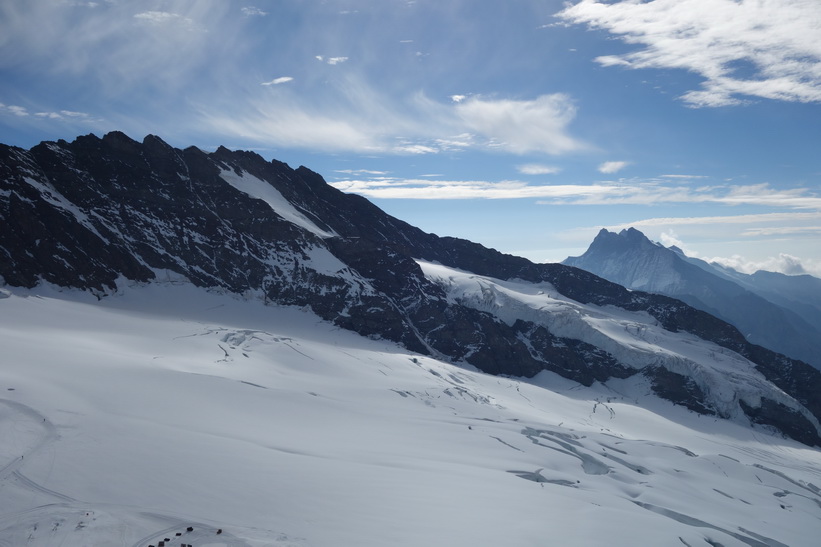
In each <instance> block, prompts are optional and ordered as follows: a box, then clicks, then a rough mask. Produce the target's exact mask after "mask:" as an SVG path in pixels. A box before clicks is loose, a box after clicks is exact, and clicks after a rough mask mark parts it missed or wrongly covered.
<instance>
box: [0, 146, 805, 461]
mask: <svg viewBox="0 0 821 547" xmlns="http://www.w3.org/2000/svg"><path fill="white" fill-rule="evenodd" d="M0 222H2V227H3V228H2V231H0V255H2V260H0V276H2V279H0V282H2V283H3V284H6V285H9V286H17V287H34V286H37V285H38V284H40V283H48V284H52V285H56V286H58V287H66V288H76V289H81V290H85V291H90V292H93V293H94V294H96V295H97V296H98V297H99V298H101V299H102V298H109V297H110V296H111V295H114V294H116V293H117V291H118V286H120V284H121V283H123V282H126V281H129V282H140V283H152V282H163V281H171V280H184V281H186V282H189V283H191V284H193V285H195V286H198V287H204V288H210V289H215V290H219V291H224V292H229V293H233V294H236V295H241V296H243V297H246V298H254V299H260V300H264V301H265V302H266V303H269V304H272V305H279V306H299V307H308V308H310V309H311V310H312V311H313V312H314V313H316V314H317V315H319V316H320V317H321V318H323V319H326V320H328V321H330V322H332V323H333V324H335V325H336V326H338V327H341V328H343V329H347V330H350V331H353V332H356V333H358V334H360V335H363V336H367V337H371V338H378V339H384V340H390V341H393V342H397V343H399V344H401V345H402V346H404V347H405V348H407V349H408V350H411V351H413V352H417V353H418V354H422V355H431V356H434V357H436V358H438V359H444V360H447V361H450V362H453V363H460V364H467V365H471V366H473V367H475V368H477V369H479V370H481V371H483V372H487V373H490V374H496V375H508V376H519V377H532V376H534V375H536V374H538V373H539V372H541V371H545V370H546V371H552V372H555V373H558V374H560V375H561V376H564V377H566V378H568V379H570V380H573V381H576V382H579V383H581V384H583V385H591V384H593V383H594V382H601V383H607V382H611V381H615V380H618V379H623V378H629V377H635V376H637V375H640V376H642V377H644V378H645V379H646V381H647V385H648V389H650V390H652V392H654V393H655V394H656V395H658V396H659V397H661V398H664V399H667V400H670V401H672V402H674V403H676V404H680V405H683V406H685V407H687V408H689V409H691V410H693V411H694V412H698V413H700V414H711V415H716V416H718V417H723V418H731V419H735V420H746V421H747V422H749V423H750V424H753V425H754V426H759V425H760V426H764V427H767V428H770V429H773V428H774V429H777V430H779V431H780V432H781V433H783V434H785V435H787V436H789V437H792V438H794V439H796V440H799V441H801V442H803V443H805V444H808V445H821V436H819V431H820V429H819V420H821V400H819V399H818V397H817V394H818V393H819V392H821V373H820V372H819V371H818V370H816V369H814V368H812V367H811V366H809V365H807V364H806V363H804V362H802V361H799V360H795V359H791V358H788V357H785V356H784V355H781V354H779V353H776V352H774V351H772V350H769V349H765V348H764V347H761V346H758V345H754V344H752V343H751V342H750V341H749V340H747V339H746V338H745V337H744V336H743V335H742V334H741V333H740V332H739V331H738V330H737V329H736V328H735V327H733V326H732V325H730V324H729V323H727V322H725V321H723V320H721V319H718V318H716V317H715V316H713V315H711V314H709V313H707V312H706V311H704V310H699V309H696V308H694V307H692V306H690V305H688V304H686V303H684V302H682V301H680V300H677V299H674V298H671V297H668V296H662V295H657V294H651V293H647V292H641V291H637V290H633V291H631V290H628V289H626V288H624V287H623V286H621V285H618V284H616V283H613V282H611V281H607V280H605V279H603V278H601V277H597V276H596V275H594V274H592V273H588V272H586V271H583V270H581V269H578V268H575V267H571V266H567V265H561V264H534V263H532V262H530V261H528V260H526V259H523V258H519V257H515V256H510V255H505V254H502V253H500V252H497V251H495V250H493V249H488V248H485V247H483V246H481V245H479V244H476V243H472V242H469V241H465V240H460V239H455V238H449V237H439V236H436V235H433V234H428V233H424V232H423V231H421V230H419V229H417V228H415V227H413V226H411V225H409V224H407V223H405V222H402V221H401V220H398V219H396V218H393V217H391V216H389V215H387V214H385V213H384V212H382V211H381V210H380V209H379V208H377V207H376V206H374V205H373V204H371V203H370V202H368V201H367V200H366V199H364V198H362V197H360V196H356V195H350V194H345V193H342V192H340V191H338V190H336V189H335V188H333V187H331V186H329V185H328V184H326V182H325V181H324V180H323V179H322V177H321V176H320V175H319V174H317V173H315V172H313V171H311V170H309V169H307V168H305V167H299V168H298V169H292V168H290V167H289V166H288V165H286V164H284V163H281V162H277V161H266V160H265V159H263V158H262V157H261V156H259V155H257V154H254V153H251V152H243V151H231V150H228V149H226V148H219V149H217V150H216V151H214V152H212V153H206V152H204V151H202V150H200V149H198V148H194V147H191V148H186V149H184V150H181V149H176V148H173V147H171V146H169V145H168V144H166V143H165V142H163V141H162V140H161V139H160V138H158V137H155V136H148V137H146V138H145V139H144V140H143V141H142V142H138V141H135V140H132V139H131V138H129V137H128V136H126V135H124V134H122V133H119V132H113V133H109V134H107V135H105V136H104V137H102V138H98V137H96V136H94V135H87V136H83V137H79V138H77V139H76V140H74V141H73V142H66V141H62V140H61V141H57V142H44V143H41V144H39V145H38V146H35V147H33V148H32V149H30V150H24V149H20V148H16V147H10V146H0ZM514 285H515V286H514ZM514 293H515V294H516V295H517V296H511V295H513V294H514ZM523 295H524V296H523ZM513 300H515V301H516V302H517V303H518V304H516V305H512V304H511V302H512V301H513ZM523 302H524V304H522V303H523ZM602 318H609V319H608V321H609V323H608V325H620V327H619V328H622V327H623V329H624V331H625V332H628V333H629V334H630V336H632V337H633V338H631V339H634V340H639V341H641V342H642V344H644V345H643V346H642V348H641V349H637V348H638V345H636V344H632V343H627V342H625V341H624V339H623V338H621V337H620V336H617V335H615V334H613V333H610V334H608V332H607V331H606V329H603V328H600V327H597V326H596V325H598V323H597V321H599V320H602ZM673 335H675V336H673ZM684 340H691V341H693V340H694V341H695V342H692V343H697V344H701V345H702V346H703V347H704V348H712V349H709V351H708V350H707V349H705V351H704V355H709V354H710V352H713V353H712V354H713V355H715V354H716V352H718V353H721V354H722V355H726V356H728V357H727V359H729V361H731V362H732V363H734V364H733V367H735V368H734V369H733V370H732V371H731V372H732V374H731V372H728V370H729V369H722V370H721V371H719V370H718V369H712V368H710V367H711V366H712V364H711V361H710V360H709V358H708V357H704V359H702V360H699V359H696V358H694V357H691V356H689V357H688V355H689V354H682V353H676V352H675V351H674V347H676V344H679V345H680V344H682V343H684V342H683V341H684ZM688 343H689V342H688ZM653 344H662V345H656V346H654V345H653ZM663 344H667V345H663ZM716 371H718V372H716ZM731 376H732V377H733V378H736V379H737V378H738V377H741V376H743V377H744V378H747V380H745V381H744V382H739V381H730V379H729V378H730V377H731Z"/></svg>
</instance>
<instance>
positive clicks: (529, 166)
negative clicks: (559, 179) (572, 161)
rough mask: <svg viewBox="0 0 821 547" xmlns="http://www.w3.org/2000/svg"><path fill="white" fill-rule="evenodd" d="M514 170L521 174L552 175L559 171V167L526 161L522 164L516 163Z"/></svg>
mask: <svg viewBox="0 0 821 547" xmlns="http://www.w3.org/2000/svg"><path fill="white" fill-rule="evenodd" d="M516 170H517V171H518V172H520V173H521V174H523V175H554V174H556V173H558V172H559V171H561V169H560V168H559V167H554V166H552V165H542V164H540V163H526V164H524V165H517V166H516Z"/></svg>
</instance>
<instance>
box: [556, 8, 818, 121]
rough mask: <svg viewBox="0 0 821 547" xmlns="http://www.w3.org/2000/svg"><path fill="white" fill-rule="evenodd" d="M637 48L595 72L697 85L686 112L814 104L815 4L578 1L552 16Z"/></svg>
mask: <svg viewBox="0 0 821 547" xmlns="http://www.w3.org/2000/svg"><path fill="white" fill-rule="evenodd" d="M557 16H558V17H559V18H561V19H562V20H564V21H567V22H571V23H581V24H587V25H588V26H589V27H591V28H595V29H603V30H606V31H609V32H610V33H612V34H614V35H617V36H619V37H620V38H621V39H622V40H624V41H625V42H627V43H629V44H634V45H637V46H639V48H640V49H637V50H635V51H632V52H630V53H626V54H620V55H602V56H600V57H598V58H597V59H596V61H597V62H598V63H600V64H601V65H603V66H624V67H627V68H633V69H640V68H663V69H670V68H677V69H684V70H688V71H690V72H694V73H696V74H699V75H700V76H701V77H702V78H704V82H703V84H702V89H700V90H690V91H687V92H686V93H685V94H684V95H683V96H682V97H681V98H682V99H683V100H684V101H685V102H686V103H687V104H688V105H690V106H693V107H709V106H726V105H734V104H740V103H742V102H744V100H745V99H744V98H745V97H759V98H767V99H774V100H783V101H795V102H819V101H821V40H819V39H818V36H819V34H818V33H819V28H821V2H818V1H816V0H756V1H752V0H748V1H736V0H651V1H645V2H638V1H627V0H623V1H617V2H607V3H605V2H600V1H597V0H581V1H580V2H576V3H575V4H573V5H571V6H569V7H567V8H565V9H564V10H563V11H561V12H560V13H558V14H557Z"/></svg>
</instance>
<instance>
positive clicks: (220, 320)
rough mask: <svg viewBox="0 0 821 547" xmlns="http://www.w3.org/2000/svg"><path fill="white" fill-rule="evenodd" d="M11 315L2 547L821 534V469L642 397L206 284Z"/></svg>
mask: <svg viewBox="0 0 821 547" xmlns="http://www.w3.org/2000/svg"><path fill="white" fill-rule="evenodd" d="M6 294H7V295H8V298H4V299H0V343H2V348H3V350H2V363H1V364H0V435H2V436H1V437H0V438H2V439H3V442H2V443H0V546H14V547H17V546H20V545H33V546H38V545H44V546H45V545H62V546H66V547H67V546H72V545H77V546H80V545H83V546H85V545H100V546H102V545H106V546H110V545H123V546H134V547H137V546H147V545H149V544H154V545H156V544H157V543H156V542H157V541H158V539H162V538H163V537H175V536H174V535H173V534H174V533H175V531H184V530H185V529H186V527H187V526H193V527H194V528H195V530H194V532H192V533H191V534H190V535H188V536H187V537H188V538H190V539H188V540H185V541H187V542H188V543H191V544H192V545H195V546H198V547H199V546H201V545H215V546H218V545H230V546H240V547H246V546H251V547H257V546H262V545H300V546H337V545H365V546H367V545H373V546H384V545H408V546H410V545H424V544H428V545H431V544H432V545H457V546H458V545H465V546H475V545H500V544H504V545H534V546H535V545H546V544H561V545H602V544H608V545H682V544H684V543H686V544H687V545H707V544H708V543H707V541H712V542H716V543H720V544H722V545H725V546H732V545H782V544H783V545H793V546H795V545H798V546H800V545H813V544H814V542H815V541H816V539H817V537H819V533H821V492H819V491H818V489H817V488H816V486H815V485H819V484H821V457H820V456H819V453H818V452H817V451H815V450H812V449H809V448H807V447H803V446H802V445H799V444H797V443H794V442H792V441H788V440H784V439H781V438H777V437H773V436H770V435H768V434H766V432H763V431H760V430H758V431H757V430H752V429H750V428H748V427H744V426H742V425H739V424H735V423H732V422H729V421H724V420H717V421H716V420H714V419H713V418H707V417H698V416H697V415H695V414H693V413H690V412H687V411H686V410H684V409H681V408H677V407H674V406H672V405H670V404H669V403H666V402H664V401H661V400H658V399H656V398H654V397H652V396H648V395H647V392H648V389H647V386H643V385H642V384H641V382H638V381H632V380H628V381H621V382H614V383H612V384H610V385H609V386H601V385H595V386H593V387H591V388H583V387H581V386H578V385H577V384H573V383H572V382H569V381H567V380H564V379H562V378H559V377H557V376H555V375H553V374H550V373H542V374H540V375H539V376H538V377H536V378H534V379H533V380H531V381H519V380H516V379H510V378H500V377H493V376H488V375H484V374H480V373H477V372H474V371H471V370H467V369H464V368H459V367H455V366H451V365H448V364H445V363H441V362H438V361H436V360H433V359H430V358H427V357H424V356H419V355H414V354H410V353H408V352H407V351H405V350H403V349H402V348H399V347H397V346H395V345H393V344H390V343H386V342H382V341H374V340H368V339H364V338H361V337H358V336H356V335H354V334H352V333H349V332H346V331H342V330H339V329H336V328H334V327H333V326H331V325H329V324H327V323H324V322H322V321H320V320H319V319H317V318H316V316H314V315H313V314H311V313H310V312H306V311H304V310H299V309H293V308H276V307H266V306H263V305H261V303H259V302H249V301H242V300H238V299H235V298H233V297H231V296H227V295H220V294H215V293H209V292H206V291H201V290H197V289H195V288H193V287H191V286H187V285H176V286H161V285H151V286H142V287H135V286H125V285H124V286H123V289H122V291H121V292H120V294H117V295H113V296H109V297H106V298H103V300H101V301H99V302H98V301H97V300H96V298H94V297H92V296H90V295H87V294H83V293H74V292H68V291H67V292H59V291H54V290H51V289H49V288H48V287H41V288H39V289H37V290H34V291H24V290H17V289H7V290H6ZM637 403H639V404H637ZM217 528H222V529H223V530H224V533H223V534H220V535H219V536H217V535H216V534H215V531H216V529H217ZM174 541H175V542H176V543H173V542H172V545H174V544H179V542H181V541H183V539H179V540H177V539H175V540H174Z"/></svg>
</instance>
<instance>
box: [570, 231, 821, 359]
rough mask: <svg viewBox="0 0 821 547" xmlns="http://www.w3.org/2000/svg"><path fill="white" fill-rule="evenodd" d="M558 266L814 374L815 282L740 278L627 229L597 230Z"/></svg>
mask: <svg viewBox="0 0 821 547" xmlns="http://www.w3.org/2000/svg"><path fill="white" fill-rule="evenodd" d="M563 264H567V265H570V266H575V267H577V268H581V269H583V270H587V271H589V272H591V273H593V274H596V275H598V276H601V277H603V278H605V279H607V280H609V281H612V282H614V283H619V284H620V285H624V286H625V287H628V288H630V289H634V290H643V291H648V292H653V293H658V294H664V295H668V296H672V297H675V298H679V299H681V300H683V301H685V302H687V303H688V304H690V305H691V306H693V307H696V308H698V309H701V310H704V311H707V312H709V313H711V314H713V315H716V316H718V317H721V318H722V319H724V320H726V321H729V322H730V323H732V324H733V325H735V326H736V327H738V329H739V330H740V331H741V332H743V333H744V334H745V336H747V338H748V339H749V340H750V341H752V342H754V343H757V344H761V345H763V346H765V347H768V348H770V349H773V350H775V351H779V352H781V353H784V354H787V355H790V356H791V357H794V358H797V359H802V360H804V361H807V362H809V363H812V364H813V365H814V366H816V367H817V368H821V358H820V357H819V355H821V296H819V295H821V280H818V279H815V278H811V277H808V279H799V278H790V277H788V276H785V275H783V274H778V273H772V272H767V273H756V274H753V275H745V274H741V273H739V272H736V271H735V270H732V269H731V268H726V267H722V266H720V265H717V264H710V263H707V262H705V261H703V260H699V259H696V258H691V257H688V256H686V255H685V254H684V252H683V251H682V250H681V249H680V248H679V247H675V246H672V247H664V246H663V245H661V244H658V243H653V242H652V241H650V239H648V238H647V237H646V236H645V235H644V234H643V233H641V232H640V231H639V230H636V229H635V228H632V227H631V228H628V229H626V230H622V231H620V232H619V233H618V234H616V233H613V232H609V231H607V230H605V229H602V230H601V231H600V232H599V233H598V235H597V236H596V238H595V239H594V240H593V242H592V243H591V244H590V247H589V248H588V249H587V251H586V252H585V253H584V254H582V255H581V256H578V257H569V258H567V259H566V260H564V261H563ZM790 295H792V296H790Z"/></svg>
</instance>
